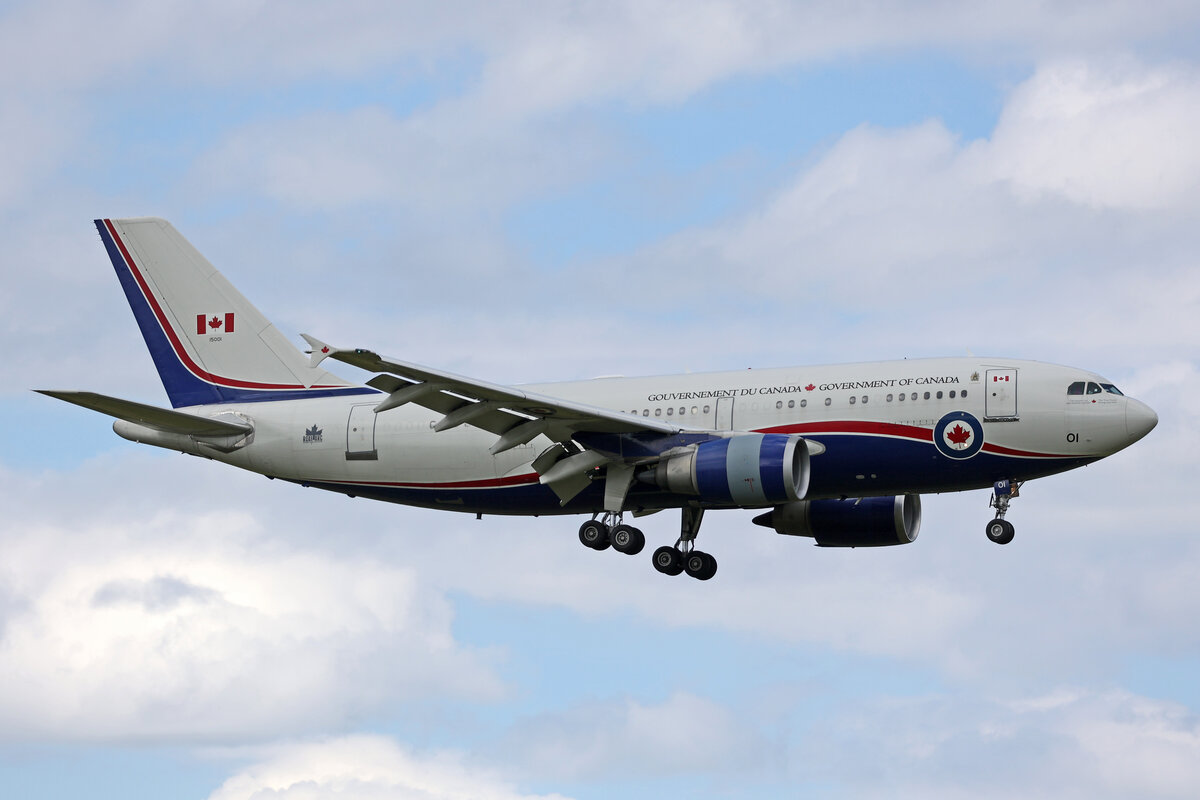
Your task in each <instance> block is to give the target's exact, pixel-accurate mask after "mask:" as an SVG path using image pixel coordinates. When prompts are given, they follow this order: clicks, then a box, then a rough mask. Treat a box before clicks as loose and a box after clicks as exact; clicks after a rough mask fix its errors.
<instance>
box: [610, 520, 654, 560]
mask: <svg viewBox="0 0 1200 800" xmlns="http://www.w3.org/2000/svg"><path fill="white" fill-rule="evenodd" d="M608 538H609V540H610V541H612V546H613V549H614V550H616V551H617V552H618V553H624V554H625V555H627V556H636V555H637V554H638V553H640V552H642V548H643V547H645V546H646V536H645V534H643V533H642V532H641V531H639V530H638V529H637V528H635V527H633V526H632V525H618V526H617V527H615V528H613V529H612V531H611V532H610V533H609V535H608Z"/></svg>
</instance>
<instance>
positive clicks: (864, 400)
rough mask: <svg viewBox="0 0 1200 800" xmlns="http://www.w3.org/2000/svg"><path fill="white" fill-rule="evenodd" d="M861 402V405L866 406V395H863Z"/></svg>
mask: <svg viewBox="0 0 1200 800" xmlns="http://www.w3.org/2000/svg"><path fill="white" fill-rule="evenodd" d="M862 401H863V405H866V403H867V395H865V394H864V395H863V396H862Z"/></svg>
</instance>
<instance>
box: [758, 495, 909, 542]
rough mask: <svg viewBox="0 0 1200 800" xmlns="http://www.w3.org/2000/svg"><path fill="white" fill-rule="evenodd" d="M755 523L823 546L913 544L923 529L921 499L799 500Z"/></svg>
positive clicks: (761, 516) (904, 496)
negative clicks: (811, 540)
mask: <svg viewBox="0 0 1200 800" xmlns="http://www.w3.org/2000/svg"><path fill="white" fill-rule="evenodd" d="M754 524H755V525H762V526H763V527H765V528H774V529H775V532H776V533H782V534H785V535H787V536H811V537H812V538H814V539H816V540H817V544H818V545H820V546H821V547H886V546H888V545H893V544H910V543H912V542H913V541H915V540H916V538H917V533H918V532H919V531H920V530H921V497H920V495H915V494H903V495H898V496H896V497H858V498H850V499H846V500H799V501H796V502H793V503H783V504H782V505H777V506H775V508H773V509H771V510H770V511H768V512H767V513H765V514H760V515H759V516H757V517H755V518H754Z"/></svg>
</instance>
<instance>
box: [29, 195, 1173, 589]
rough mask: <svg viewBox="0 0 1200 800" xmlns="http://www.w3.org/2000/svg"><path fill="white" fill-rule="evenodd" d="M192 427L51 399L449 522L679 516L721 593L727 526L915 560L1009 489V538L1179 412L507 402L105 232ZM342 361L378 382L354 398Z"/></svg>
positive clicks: (138, 223) (635, 384) (1024, 376)
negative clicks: (959, 508)
mask: <svg viewBox="0 0 1200 800" xmlns="http://www.w3.org/2000/svg"><path fill="white" fill-rule="evenodd" d="M95 224H96V228H97V230H98V231H99V233H100V238H101V241H102V242H103V244H104V247H105V249H106V251H107V252H108V256H109V258H110V260H111V261H112V265H113V267H114V269H115V270H116V273H117V277H118V278H119V280H120V283H121V286H122V288H123V289H124V291H125V296H126V298H127V299H128V301H129V305H130V307H131V308H132V310H133V315H134V318H135V319H136V321H137V323H138V326H139V328H140V329H141V333H142V336H143V338H144V339H145V342H146V346H147V347H148V348H149V351H150V355H151V357H152V359H153V361H154V364H155V367H156V368H157V370H158V373H159V376H160V378H161V379H162V383H163V387H164V388H165V389H166V392H167V396H168V398H169V400H170V403H171V408H170V409H167V408H160V407H157V406H152V405H147V404H143V403H137V402H132V401H129V400H122V399H119V398H115V397H109V396H106V395H100V394H96V393H93V392H86V391H58V390H37V391H40V392H41V393H43V394H46V395H49V396H51V397H55V398H58V399H60V400H65V401H67V402H70V403H74V404H76V405H80V406H83V407H85V408H89V409H93V410H95V411H99V412H102V413H104V414H108V415H110V416H112V417H115V418H116V420H115V422H114V423H113V430H114V431H115V432H116V433H117V434H118V435H119V436H121V437H123V438H125V439H128V440H131V441H134V442H140V443H143V444H148V445H154V446H157V447H163V448H168V449H172V450H178V451H181V452H184V453H188V454H191V455H195V456H201V457H204V458H209V459H213V460H215V461H220V462H223V463H225V464H230V465H232V466H235V467H240V468H242V469H246V470H250V471H253V472H257V473H261V474H263V475H266V476H267V477H269V478H272V479H274V478H279V479H282V480H286V481H290V482H292V483H296V484H299V485H301V486H304V487H315V488H319V489H324V490H327V491H332V492H340V493H342V494H345V495H349V496H350V497H364V498H370V499H373V500H383V501H388V502H393V503H402V504H406V505H413V506H422V507H425V508H433V509H447V510H451V511H458V512H465V513H473V514H475V515H476V516H477V517H480V518H481V517H482V516H483V515H485V514H486V515H493V514H507V515H526V516H540V515H543V514H545V515H561V514H584V515H587V517H588V518H587V519H586V520H585V521H584V522H583V523H582V525H581V526H580V528H579V539H580V541H581V542H582V543H583V544H584V545H586V546H588V547H590V548H592V549H594V550H605V549H608V548H609V547H611V548H612V549H613V550H615V551H618V552H621V553H625V554H628V555H636V554H637V553H639V552H641V550H642V549H643V547H644V546H645V544H646V538H645V534H644V533H643V532H642V531H641V530H640V529H638V528H637V527H635V526H634V525H632V524H629V523H627V522H626V521H625V515H626V514H630V515H631V516H632V517H634V518H637V517H640V516H643V515H647V514H652V513H655V512H659V511H663V510H667V509H679V510H680V512H681V516H680V520H681V521H680V533H679V536H678V538H677V539H676V541H675V543H674V544H673V545H664V546H662V547H659V548H658V549H657V550H655V551H654V553H653V558H652V562H653V564H654V568H655V569H656V570H657V571H659V572H660V573H663V574H666V575H678V574H680V573H681V572H686V573H687V574H688V575H690V576H692V577H694V578H697V579H699V580H708V579H710V578H712V577H713V575H714V574H715V573H716V571H717V561H716V559H715V558H714V557H713V556H712V555H711V554H709V553H706V552H703V551H701V550H699V549H697V547H696V537H697V534H698V533H699V531H700V525H701V521H702V520H703V518H704V514H705V512H706V511H708V510H713V509H735V508H736V509H749V510H755V511H758V512H760V513H759V514H758V515H757V516H755V517H754V518H753V522H754V523H755V524H756V525H760V526H764V527H766V528H770V529H773V530H774V531H776V532H777V533H779V534H784V535H788V536H799V537H809V538H811V539H813V540H815V543H816V544H817V545H819V546H823V547H879V546H887V545H901V544H910V543H912V542H913V541H915V540H916V538H917V534H918V532H919V530H920V524H921V498H920V496H921V495H922V494H929V493H940V492H955V491H964V490H971V489H983V488H989V487H990V488H992V493H991V495H990V496H989V505H990V507H993V508H994V509H995V515H994V517H993V518H992V519H991V520H990V521H988V523H987V526H986V531H985V532H986V535H987V537H988V538H989V539H990V540H992V541H993V542H996V543H998V544H1007V543H1009V542H1011V541H1012V539H1013V536H1014V528H1013V525H1012V523H1011V522H1009V521H1008V520H1007V519H1006V518H1005V515H1006V513H1007V511H1008V509H1009V503H1010V502H1011V501H1012V500H1013V499H1014V498H1016V497H1017V496H1018V495H1019V493H1020V488H1021V486H1022V484H1023V483H1024V482H1025V481H1028V480H1032V479H1035V478H1041V477H1045V476H1048V475H1053V474H1055V473H1059V472H1064V471H1066V470H1070V469H1075V468H1076V467H1081V466H1084V465H1086V464H1091V463H1093V462H1095V461H1097V460H1099V459H1101V458H1104V457H1106V456H1109V455H1111V454H1113V453H1115V452H1117V451H1118V450H1121V449H1123V448H1125V447H1128V446H1129V445H1131V444H1133V443H1134V442H1136V441H1138V440H1139V439H1141V438H1142V437H1143V436H1145V435H1146V434H1148V433H1149V432H1150V431H1151V430H1152V429H1153V428H1154V426H1155V425H1156V424H1157V423H1158V416H1157V415H1156V414H1155V412H1154V411H1153V410H1152V409H1150V408H1149V407H1148V406H1147V405H1145V404H1144V403H1142V402H1140V401H1138V400H1135V399H1134V398H1132V397H1128V396H1125V395H1124V394H1122V392H1121V391H1120V390H1119V389H1118V388H1117V387H1116V386H1115V385H1114V384H1113V383H1112V382H1111V381H1108V380H1106V379H1105V378H1103V377H1101V376H1099V375H1097V374H1095V373H1093V372H1088V371H1086V370H1081V369H1076V368H1073V367H1065V366H1057V365H1054V364H1047V363H1042V362H1038V361H1028V360H1017V359H1009V358H976V357H960V358H933V359H913V360H907V359H906V360H900V361H882V362H876V363H858V364H842V365H828V366H801V367H787V368H779V369H765V370H760V369H753V370H739V371H733V372H710V373H689V374H682V375H662V376H657V377H639V378H597V379H593V380H585V381H573V382H565V383H546V384H540V385H512V386H508V385H502V384H495V383H490V382H488V381H483V380H478V379H475V378H470V377H465V376H462V375H456V374H454V373H451V372H448V371H446V370H442V369H437V368H434V367H428V366H421V365H419V364H415V363H412V362H410V361H405V360H401V359H397V358H391V357H384V356H381V355H379V354H377V353H376V352H374V351H372V350H368V349H364V348H355V347H335V346H333V345H331V344H328V343H326V342H324V341H322V340H320V339H317V338H316V337H314V336H310V335H308V334H302V337H303V339H304V340H305V341H306V342H307V344H308V349H307V350H306V351H304V352H301V351H300V350H299V349H298V348H296V347H294V346H293V345H292V344H290V343H289V342H288V340H287V338H286V337H285V336H284V335H283V334H282V333H280V332H279V330H278V329H276V328H275V327H274V326H273V325H272V324H271V322H270V321H268V320H267V318H266V317H264V316H263V314H262V313H261V312H260V311H259V310H258V309H257V308H255V307H254V306H253V305H252V304H251V303H250V302H249V301H248V300H247V299H246V298H245V297H243V296H242V294H241V293H239V292H238V291H237V289H235V288H234V287H233V285H232V284H231V283H229V281H227V280H226V279H225V278H224V276H222V275H221V273H220V272H218V271H217V270H216V269H215V268H214V267H213V266H212V264H210V263H209V262H208V261H207V260H206V259H205V258H204V256H202V255H201V254H200V252H199V251H198V250H196V249H195V248H194V247H193V246H192V245H191V244H190V243H189V242H188V241H187V240H186V239H185V238H184V237H183V236H182V235H180V234H179V233H178V232H177V231H176V230H175V228H174V227H172V226H171V224H170V223H168V222H167V221H165V220H162V219H157V218H133V219H100V220H96V221H95ZM328 359H333V360H335V361H340V362H343V363H345V364H349V365H351V366H353V367H357V368H359V369H362V370H364V371H366V372H369V373H374V374H373V376H372V377H371V378H369V379H368V380H366V381H364V382H362V383H353V382H351V381H348V380H345V379H343V378H341V377H339V376H337V375H334V374H332V373H330V372H328V371H326V370H325V369H324V368H323V366H322V365H323V364H325V362H326V360H328Z"/></svg>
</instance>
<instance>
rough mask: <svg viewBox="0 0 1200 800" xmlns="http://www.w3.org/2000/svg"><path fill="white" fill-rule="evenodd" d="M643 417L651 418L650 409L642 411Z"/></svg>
mask: <svg viewBox="0 0 1200 800" xmlns="http://www.w3.org/2000/svg"><path fill="white" fill-rule="evenodd" d="M642 416H643V417H648V416H650V409H648V408H643V409H642Z"/></svg>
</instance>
